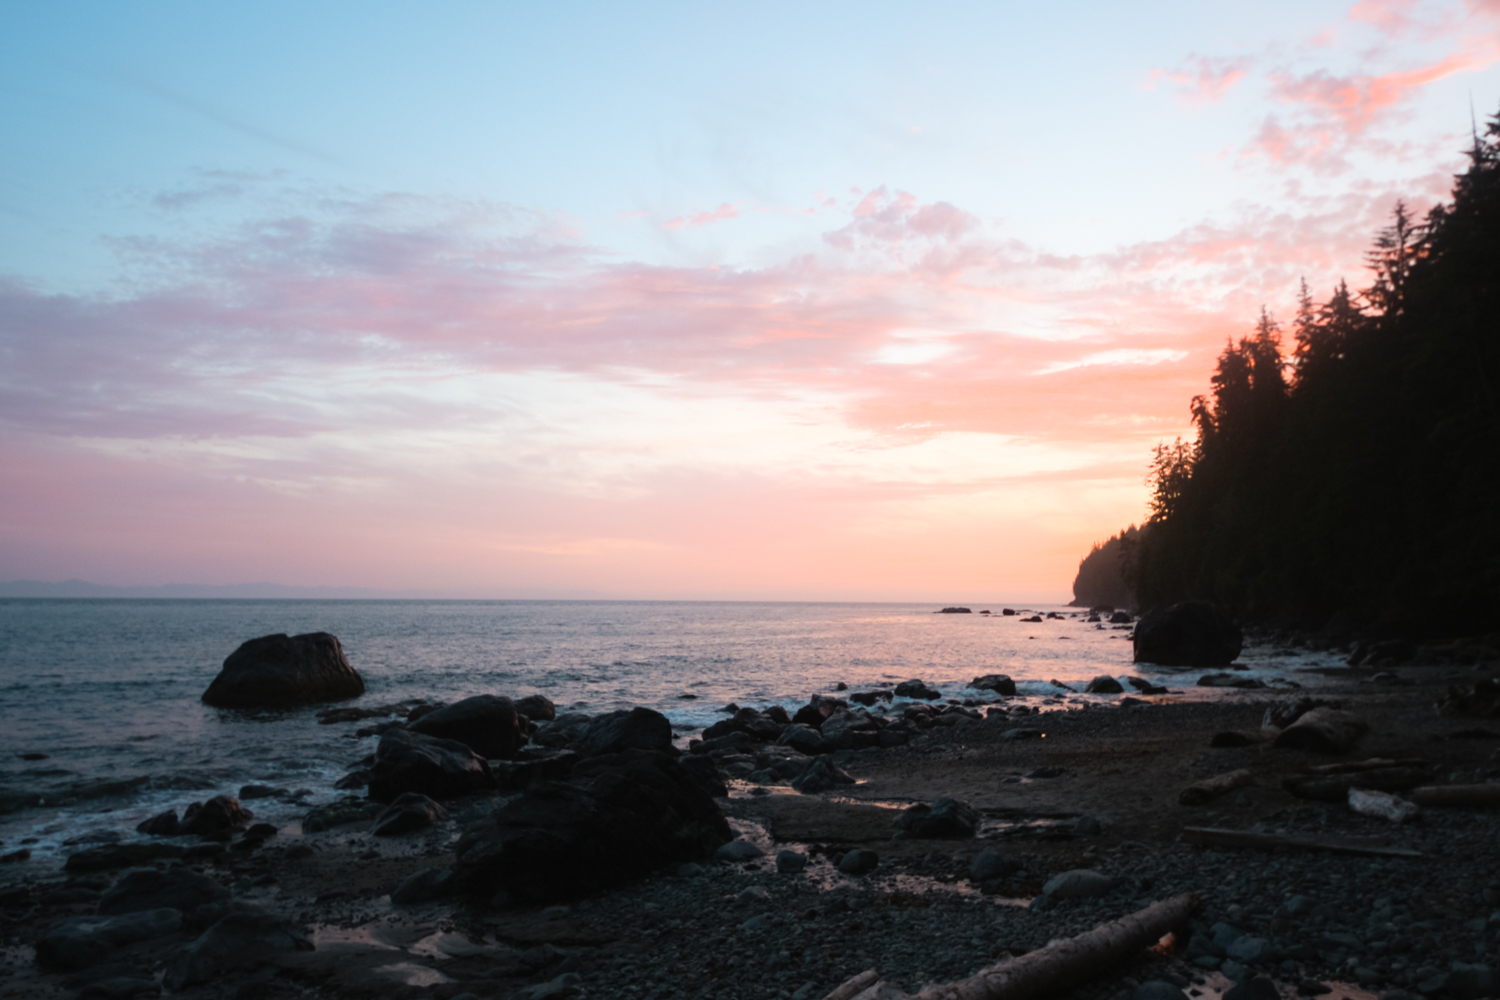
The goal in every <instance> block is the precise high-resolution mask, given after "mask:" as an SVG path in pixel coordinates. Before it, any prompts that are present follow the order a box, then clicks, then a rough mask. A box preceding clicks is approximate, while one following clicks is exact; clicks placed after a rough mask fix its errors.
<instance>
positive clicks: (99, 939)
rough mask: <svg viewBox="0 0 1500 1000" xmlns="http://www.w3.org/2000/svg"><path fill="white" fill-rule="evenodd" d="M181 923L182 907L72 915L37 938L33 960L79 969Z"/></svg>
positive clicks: (39, 963) (48, 964) (177, 927)
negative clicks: (116, 950) (111, 913)
mask: <svg viewBox="0 0 1500 1000" xmlns="http://www.w3.org/2000/svg"><path fill="white" fill-rule="evenodd" d="M181 927H182V911H181V910H176V909H171V908H162V909H156V910H142V911H140V912H133V913H122V914H120V915H118V916H93V917H73V918H71V919H69V920H64V921H63V922H62V923H61V924H58V925H57V926H56V927H54V928H52V929H51V930H50V931H48V932H47V933H46V934H44V935H43V936H42V937H41V939H40V940H38V941H37V943H36V961H37V964H38V965H41V966H45V967H48V968H55V969H81V968H84V967H85V966H89V965H96V964H98V963H100V962H103V961H104V960H105V959H107V958H108V957H109V953H110V951H112V950H113V949H115V948H120V947H123V946H125V945H131V944H135V943H137V942H140V941H149V940H151V939H152V938H159V937H165V936H166V935H168V934H175V933H176V932H177V931H178V930H180V929H181Z"/></svg>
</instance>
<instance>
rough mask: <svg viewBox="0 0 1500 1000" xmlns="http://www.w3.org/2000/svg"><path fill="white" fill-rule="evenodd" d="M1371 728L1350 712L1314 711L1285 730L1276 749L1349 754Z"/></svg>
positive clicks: (1302, 716)
mask: <svg viewBox="0 0 1500 1000" xmlns="http://www.w3.org/2000/svg"><path fill="white" fill-rule="evenodd" d="M1368 728H1369V727H1368V726H1366V725H1365V724H1364V723H1363V722H1361V721H1360V720H1359V719H1357V718H1355V717H1354V716H1352V715H1350V714H1349V713H1348V712H1341V711H1339V710H1338V709H1336V708H1314V709H1312V710H1310V711H1307V712H1304V713H1303V714H1302V715H1301V716H1300V717H1299V718H1298V719H1297V721H1296V722H1294V723H1292V724H1291V725H1290V726H1287V727H1286V728H1285V729H1283V730H1282V731H1281V735H1279V736H1277V737H1276V742H1275V744H1274V746H1276V747H1278V748H1280V749H1282V750H1307V751H1311V752H1312V753H1327V754H1341V753H1348V752H1349V751H1350V750H1351V749H1353V747H1354V744H1355V743H1357V742H1358V741H1359V738H1360V737H1361V736H1363V735H1364V733H1365V730H1366V729H1368Z"/></svg>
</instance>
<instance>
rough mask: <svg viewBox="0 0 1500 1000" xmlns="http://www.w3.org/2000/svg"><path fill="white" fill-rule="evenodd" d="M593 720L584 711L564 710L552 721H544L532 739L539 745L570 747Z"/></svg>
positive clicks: (555, 747)
mask: <svg viewBox="0 0 1500 1000" xmlns="http://www.w3.org/2000/svg"><path fill="white" fill-rule="evenodd" d="M591 721H592V720H591V719H590V718H589V717H588V716H587V715H585V714H584V713H582V712H564V713H563V714H562V715H559V716H558V717H557V718H555V719H553V720H552V721H551V722H544V723H542V724H541V725H539V726H537V727H536V732H534V733H532V734H531V741H532V742H533V743H536V744H538V745H539V746H544V747H552V748H554V749H561V748H563V747H570V746H572V745H573V744H574V743H576V742H577V741H578V738H579V737H580V736H582V735H583V733H584V730H586V729H588V727H589V722H591Z"/></svg>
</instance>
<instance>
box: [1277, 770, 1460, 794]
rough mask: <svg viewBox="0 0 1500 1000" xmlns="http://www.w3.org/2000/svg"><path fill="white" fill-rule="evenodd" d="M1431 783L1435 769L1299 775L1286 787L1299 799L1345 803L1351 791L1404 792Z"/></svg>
mask: <svg viewBox="0 0 1500 1000" xmlns="http://www.w3.org/2000/svg"><path fill="white" fill-rule="evenodd" d="M1431 780H1432V769H1431V768H1425V767H1423V768H1417V767H1382V768H1376V769H1375V770H1371V771H1348V772H1345V773H1343V774H1320V775H1316V776H1308V775H1298V776H1296V777H1292V778H1287V779H1285V780H1284V781H1283V782H1282V787H1283V788H1285V789H1286V790H1287V791H1288V792H1291V793H1292V794H1293V795H1295V796H1297V798H1299V799H1315V800H1317V801H1319V802H1345V801H1347V800H1348V798H1349V789H1351V788H1360V789H1366V790H1374V791H1379V792H1404V791H1407V790H1408V789H1412V788H1416V787H1417V786H1418V785H1421V784H1423V783H1425V782H1428V781H1431Z"/></svg>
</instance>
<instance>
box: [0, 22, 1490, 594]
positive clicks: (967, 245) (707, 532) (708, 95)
mask: <svg viewBox="0 0 1500 1000" xmlns="http://www.w3.org/2000/svg"><path fill="white" fill-rule="evenodd" d="M1497 109H1500V0H1360V2H1358V3H1354V4H1352V5H1351V4H1349V3H1347V2H1325V0H1302V2H1298V3H1285V2H1260V3H1255V4H1248V3H1245V4H1236V5H1204V4H1201V3H1186V2H1180V3H1171V2H1160V3H1134V4H1128V5H1123V4H1102V3H1055V4H1047V5H1040V4H1001V3H996V4H975V3H966V4H945V3H929V4H924V5H922V6H921V8H920V9H918V8H915V7H913V6H912V5H910V4H896V3H872V2H862V3H857V4H856V3H814V4H807V3H797V4H790V3H776V2H769V3H758V4H735V5H728V4H717V5H715V4H703V3H696V4H673V3H646V4H628V5H627V4H588V3H568V2H561V3H556V4H545V5H543V4H533V5H521V4H512V3H500V2H482V3H481V2H464V0H449V2H445V3H442V4H418V3H414V2H404V3H402V2H378V0H360V2H358V3H341V2H332V0H326V2H319V3H315V4H308V3H305V2H297V3H282V2H276V0H257V2H255V3H241V2H223V3H214V4H203V3H196V2H194V3H171V2H152V3H139V2H130V0H109V2H87V0H79V2H74V3H69V4H54V3H45V2H40V0H38V2H31V0H17V2H13V3H7V4H4V5H0V135H3V136H4V142H3V143H0V469H3V470H4V475H3V476H0V580H14V579H34V580H63V579H69V578H80V579H85V580H89V581H91V582H95V583H103V584H111V585H116V586H153V585H160V584H167V583H198V584H232V583H242V582H247V581H261V580H264V581H271V582H275V583H280V584H287V585H294V586H359V587H371V588H377V589H391V590H412V589H416V590H424V591H431V592H441V593H444V594H451V595H454V596H474V597H592V596H598V597H620V598H640V599H752V600H892V601H942V602H946V601H972V602H976V603H983V602H988V601H1003V600H1036V601H1041V600H1057V601H1063V600H1067V599H1068V598H1070V597H1071V593H1070V585H1071V583H1072V579H1073V576H1074V574H1075V573H1076V571H1077V566H1078V562H1079V560H1080V559H1081V558H1082V557H1083V556H1084V555H1085V554H1086V553H1087V552H1088V550H1089V547H1090V546H1091V545H1092V544H1093V543H1095V542H1098V541H1102V540H1103V539H1105V538H1107V537H1109V536H1110V535H1111V534H1113V533H1114V532H1116V531H1118V530H1120V529H1122V528H1124V527H1125V526H1126V525H1128V524H1130V523H1134V522H1139V521H1140V520H1141V519H1142V518H1143V517H1144V515H1145V512H1146V497H1147V493H1148V487H1147V485H1146V483H1145V478H1144V477H1145V473H1146V469H1147V465H1148V462H1149V460H1150V456H1151V451H1152V448H1153V447H1154V446H1155V445H1156V444H1157V443H1159V442H1162V441H1171V440H1172V439H1173V438H1175V437H1177V436H1178V435H1183V436H1187V435H1189V434H1190V433H1191V428H1190V426H1189V423H1188V404H1189V400H1190V399H1191V397H1192V396H1193V395H1194V394H1196V393H1200V392H1204V391H1206V389H1207V387H1208V378H1209V375H1210V374H1211V372H1212V370H1213V365H1214V361H1215V358H1216V357H1217V355H1218V353H1219V352H1220V351H1221V350H1222V349H1223V347H1224V344H1225V343H1226V341H1227V340H1228V339H1229V338H1236V337H1240V336H1243V335H1246V334H1248V333H1249V332H1250V331H1251V329H1252V328H1253V326H1254V323H1255V321H1256V319H1257V317H1258V316H1259V313H1260V310H1261V309H1262V308H1263V307H1264V308H1266V309H1268V310H1269V311H1270V312H1271V314H1272V315H1273V316H1275V317H1278V318H1280V319H1281V320H1283V321H1285V320H1289V319H1290V318H1291V316H1292V314H1293V312H1294V310H1295V304H1296V297H1297V291H1298V285H1299V282H1300V281H1301V280H1304V279H1305V280H1306V281H1307V283H1308V286H1309V288H1310V289H1311V292H1312V294H1313V296H1314V298H1316V299H1319V300H1322V299H1326V298H1327V297H1328V295H1329V294H1330V292H1331V290H1332V287H1333V285H1334V283H1335V282H1336V281H1337V280H1339V279H1340V278H1341V277H1342V278H1346V279H1348V281H1349V283H1350V285H1351V287H1354V288H1361V287H1363V286H1364V285H1365V284H1366V283H1367V274H1368V272H1367V271H1366V270H1365V269H1364V266H1363V255H1364V252H1365V250H1366V249H1367V248H1368V246H1369V245H1370V242H1371V239H1372V237H1373V236H1374V234H1375V233H1376V232H1377V231H1378V230H1379V229H1380V228H1381V227H1382V226H1383V225H1385V224H1386V223H1387V221H1388V219H1389V216H1390V213H1391V211H1392V209H1393V207H1394V205H1395V204H1396V202H1397V200H1398V199H1403V200H1404V201H1405V202H1406V203H1407V204H1408V205H1409V206H1410V207H1411V208H1412V209H1414V210H1415V211H1416V212H1418V213H1419V214H1420V213H1425V212H1426V211H1427V210H1428V209H1430V208H1431V207H1432V206H1433V205H1434V204H1437V203H1438V202H1440V201H1442V200H1444V199H1446V197H1447V195H1448V191H1449V188H1450V186H1451V183H1452V178H1453V175H1454V174H1455V173H1457V172H1458V171H1460V170H1461V169H1462V168H1463V165H1464V157H1463V151H1464V150H1465V149H1466V148H1467V147H1468V146H1469V145H1470V142H1471V138H1470V137H1471V128H1472V121H1473V117H1472V116H1473V115H1477V116H1478V117H1479V119H1480V120H1481V122H1482V120H1483V119H1484V118H1485V117H1486V116H1488V115H1491V114H1493V113H1495V112H1496V110H1497Z"/></svg>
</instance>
